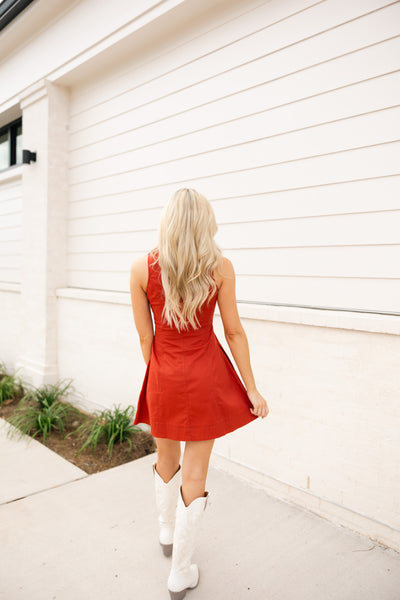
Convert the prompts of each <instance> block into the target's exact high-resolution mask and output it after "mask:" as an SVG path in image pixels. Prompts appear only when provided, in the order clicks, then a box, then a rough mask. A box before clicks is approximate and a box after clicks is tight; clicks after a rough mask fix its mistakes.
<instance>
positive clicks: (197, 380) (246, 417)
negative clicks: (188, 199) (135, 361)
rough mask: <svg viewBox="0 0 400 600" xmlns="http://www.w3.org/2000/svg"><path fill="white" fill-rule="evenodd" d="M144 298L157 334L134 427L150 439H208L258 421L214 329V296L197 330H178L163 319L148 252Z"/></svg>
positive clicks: (158, 287) (156, 274) (161, 294)
mask: <svg viewBox="0 0 400 600" xmlns="http://www.w3.org/2000/svg"><path fill="white" fill-rule="evenodd" d="M147 260H148V271H149V277H148V284H147V290H146V293H147V297H148V300H149V303H150V307H151V310H152V313H153V317H154V324H155V333H154V339H153V345H152V351H151V356H150V360H149V362H148V364H147V369H146V373H145V376H144V380H143V385H142V388H141V391H140V394H139V400H138V405H137V410H136V415H135V419H134V424H135V425H137V424H138V423H147V424H148V425H150V428H151V433H152V435H153V436H154V437H160V438H169V439H171V440H179V441H191V440H209V439H214V438H217V437H220V436H222V435H225V434H226V433H229V432H230V431H234V430H235V429H238V428H239V427H242V426H243V425H246V424H247V423H249V422H250V421H253V420H254V419H257V417H256V416H255V415H253V414H252V413H251V412H250V408H252V404H251V402H250V400H249V398H248V396H247V393H246V389H245V387H244V385H243V383H242V382H241V380H240V379H239V376H238V374H237V373H236V371H235V369H234V367H233V365H232V362H231V361H230V359H229V357H228V355H227V354H226V352H225V350H224V349H223V347H222V346H221V344H220V342H219V341H218V338H217V337H216V335H215V333H214V330H213V316H214V310H215V305H216V302H217V292H215V293H214V294H213V296H212V297H211V298H210V302H209V303H208V304H207V303H206V304H204V305H203V306H202V308H201V309H200V310H199V311H198V313H197V315H198V320H199V323H200V327H199V328H198V329H194V328H193V327H190V326H189V329H188V330H187V331H178V330H177V329H176V327H174V326H170V325H168V324H167V323H166V322H165V321H163V319H162V310H163V307H164V298H165V297H164V291H163V287H162V283H161V272H160V267H159V264H158V262H154V256H153V255H152V254H151V253H149V254H148V258H147Z"/></svg>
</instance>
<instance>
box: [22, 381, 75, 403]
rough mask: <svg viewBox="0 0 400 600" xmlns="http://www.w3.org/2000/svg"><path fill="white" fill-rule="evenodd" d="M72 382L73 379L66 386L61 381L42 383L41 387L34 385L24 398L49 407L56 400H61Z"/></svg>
mask: <svg viewBox="0 0 400 600" xmlns="http://www.w3.org/2000/svg"><path fill="white" fill-rule="evenodd" d="M71 383H72V380H70V381H69V382H68V383H67V384H66V385H64V386H63V385H62V382H59V383H52V384H47V385H42V386H40V387H33V388H31V389H29V391H28V392H27V393H26V394H25V396H24V399H25V400H27V401H31V400H33V401H36V402H37V403H38V404H39V406H40V408H46V407H47V408H48V407H50V406H52V404H54V403H55V402H56V401H58V400H61V398H62V397H63V396H64V395H65V392H66V391H67V389H68V388H69V387H70V385H71Z"/></svg>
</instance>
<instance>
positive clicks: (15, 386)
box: [0, 363, 24, 406]
mask: <svg viewBox="0 0 400 600" xmlns="http://www.w3.org/2000/svg"><path fill="white" fill-rule="evenodd" d="M23 393H24V388H23V384H22V381H21V379H20V377H17V375H16V373H13V374H11V373H7V370H6V368H5V366H4V363H0V406H3V404H4V402H6V401H7V400H12V399H13V398H17V396H22V395H23Z"/></svg>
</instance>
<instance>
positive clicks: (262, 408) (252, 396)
mask: <svg viewBox="0 0 400 600" xmlns="http://www.w3.org/2000/svg"><path fill="white" fill-rule="evenodd" d="M247 395H248V397H249V400H250V402H251V403H252V405H253V408H250V412H251V413H252V414H253V415H255V416H256V417H261V418H262V419H264V418H265V417H266V416H267V415H268V413H269V408H268V404H267V401H266V400H265V398H263V397H262V396H261V394H260V392H259V391H258V390H252V391H251V392H247Z"/></svg>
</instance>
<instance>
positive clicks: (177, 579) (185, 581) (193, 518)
mask: <svg viewBox="0 0 400 600" xmlns="http://www.w3.org/2000/svg"><path fill="white" fill-rule="evenodd" d="M207 500H208V492H205V494H204V496H200V497H199V498H195V499H194V500H193V501H192V502H191V503H190V504H189V505H188V506H185V503H184V502H183V499H182V488H180V491H179V497H178V505H177V509H176V521H175V533H174V541H173V550H172V565H171V571H170V574H169V577H168V591H169V594H170V596H171V600H182V598H184V597H185V595H186V590H187V589H190V588H194V587H196V586H197V584H198V582H199V569H198V567H197V565H196V564H191V559H192V554H193V551H194V548H195V544H196V539H197V533H198V531H199V528H200V523H201V518H202V516H203V512H204V510H205V508H206V505H207Z"/></svg>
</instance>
